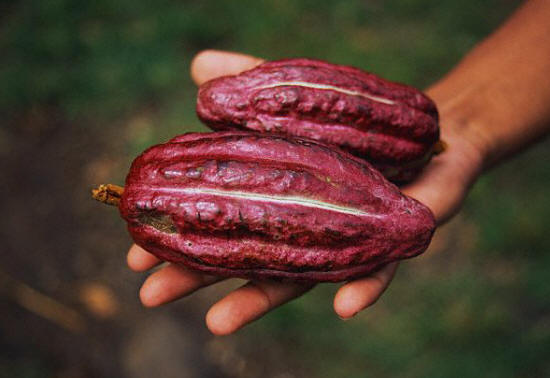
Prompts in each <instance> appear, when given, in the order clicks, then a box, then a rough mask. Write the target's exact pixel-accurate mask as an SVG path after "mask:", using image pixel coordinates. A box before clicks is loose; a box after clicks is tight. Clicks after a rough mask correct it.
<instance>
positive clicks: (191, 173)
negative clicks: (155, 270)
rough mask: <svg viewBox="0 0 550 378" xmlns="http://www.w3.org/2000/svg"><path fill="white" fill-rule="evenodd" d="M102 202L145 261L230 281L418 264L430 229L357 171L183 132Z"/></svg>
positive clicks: (420, 215)
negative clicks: (408, 261) (116, 213)
mask: <svg viewBox="0 0 550 378" xmlns="http://www.w3.org/2000/svg"><path fill="white" fill-rule="evenodd" d="M97 197H101V195H98V194H97V192H96V198H97ZM103 200H104V201H106V200H105V199H103ZM119 201H120V202H119ZM107 202H109V201H107ZM111 202H113V203H116V204H118V205H119V208H120V213H121V215H122V217H123V218H124V219H125V220H126V221H127V222H128V230H129V232H130V234H131V236H132V238H133V239H134V240H135V242H136V243H137V244H138V245H140V246H142V247H143V248H145V249H146V250H148V251H149V252H151V253H153V254H155V255H156V256H158V257H159V258H161V259H162V260H166V261H170V262H173V263H177V264H183V265H185V266H188V267H190V268H193V269H197V270H200V271H203V272H206V273H209V274H213V275H220V276H231V277H245V278H260V279H261V278H282V279H288V280H294V281H341V280H348V279H352V278H356V277H360V276H364V275H367V274H369V273H371V272H373V271H375V270H377V269H379V268H380V267H382V266H383V265H385V264H388V263H390V262H392V261H396V260H400V259H404V258H409V257H412V256H415V255H418V254H419V253H421V252H423V251H424V250H425V249H426V248H427V246H428V244H429V242H430V239H431V237H432V233H433V232H434V228H435V223H434V217H433V215H432V213H431V211H430V210H429V209H428V208H427V207H426V206H424V205H422V204H421V203H419V202H418V201H416V200H414V199H412V198H410V197H407V196H405V195H403V194H402V193H401V192H400V191H399V190H398V188H397V187H396V186H395V185H394V184H392V183H390V182H389V181H387V180H386V179H385V178H384V177H383V176H382V175H381V174H380V173H379V172H378V171H377V170H375V169H374V168H372V167H371V166H370V165H369V164H368V163H366V162H365V161H363V160H361V159H358V158H356V157H354V156H352V155H350V154H348V153H346V152H344V151H341V150H339V149H336V148H334V147H330V146H326V145H324V144H321V143H318V142H315V141H311V140H305V139H300V138H293V139H287V138H283V137H279V136H275V135H261V134H257V133H249V132H217V133H190V134H185V135H182V136H178V137H176V138H173V139H172V140H170V141H169V142H167V143H164V144H159V145H156V146H153V147H151V148H149V149H148V150H146V151H145V152H144V153H143V154H141V155H140V156H138V157H137V158H136V159H135V160H134V162H133V163H132V166H131V168H130V172H129V173H128V176H127V178H126V185H125V188H124V191H123V192H122V196H121V198H120V199H118V198H116V199H115V200H112V201H111Z"/></svg>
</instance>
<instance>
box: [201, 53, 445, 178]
mask: <svg viewBox="0 0 550 378" xmlns="http://www.w3.org/2000/svg"><path fill="white" fill-rule="evenodd" d="M197 114H198V116H199V118H200V119H201V120H202V121H203V122H204V123H206V124H207V125H208V126H209V127H211V128H212V129H214V130H235V129H241V130H252V131H258V132H267V133H276V134H286V135H293V136H299V137H306V138H309V139H315V140H319V141H323V142H325V143H329V144H335V145H338V146H340V147H341V148H342V149H345V150H347V151H349V152H351V153H352V154H354V155H356V156H358V157H361V158H363V159H366V160H368V161H369V162H371V163H372V164H373V165H374V166H375V167H377V168H378V169H379V170H380V171H381V172H382V173H383V174H384V175H385V176H386V177H387V178H389V179H390V180H392V181H395V182H407V181H410V180H411V179H413V178H414V177H415V176H416V175H417V174H418V173H419V172H420V171H421V169H422V168H423V167H424V166H425V165H426V164H427V163H428V162H429V161H430V159H431V157H432V155H433V154H434V153H437V152H439V151H440V149H441V148H442V144H441V143H438V140H439V126H438V113H437V109H436V106H435V104H434V103H433V101H431V100H430V99H429V98H428V97H427V96H426V95H424V94H423V93H422V92H420V91H419V90H417V89H415V88H413V87H410V86H406V85H403V84H398V83H393V82H390V81H387V80H384V79H382V78H380V77H378V76H376V75H374V74H371V73H368V72H365V71H362V70H360V69H357V68H354V67H349V66H342V65H335V64H330V63H327V62H323V61H319V60H313V59H304V58H300V59H285V60H279V61H272V62H266V63H263V64H261V65H259V66H257V67H256V68H253V69H251V70H248V71H245V72H242V73H240V74H238V75H234V76H224V77H220V78H217V79H214V80H211V81H208V82H206V83H204V84H203V85H201V86H200V88H199V93H198V98H197Z"/></svg>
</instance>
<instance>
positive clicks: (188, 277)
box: [127, 50, 482, 335]
mask: <svg viewBox="0 0 550 378" xmlns="http://www.w3.org/2000/svg"><path fill="white" fill-rule="evenodd" d="M261 62H262V60H261V59H259V58H255V57H251V56H247V55H241V54H236V53H227V52H221V51H212V50H208V51H204V52H202V53H200V54H199V55H197V56H196V57H195V59H194V60H193V63H192V67H191V76H192V78H193V80H194V81H195V83H196V84H197V85H200V84H202V83H204V82H205V81H207V80H210V79H213V78H215V77H218V76H222V75H228V74H235V73H238V72H241V71H243V70H247V69H250V68H252V67H254V66H256V65H258V64H260V63H261ZM428 94H430V91H429V90H428ZM434 100H435V101H436V103H437V98H434ZM445 122H446V120H445V119H444V118H442V120H441V124H442V139H443V140H445V141H446V142H447V144H448V146H449V147H448V149H447V150H446V151H445V153H443V154H441V155H439V156H437V157H435V158H434V159H433V160H432V161H431V163H430V164H429V165H428V166H427V167H426V169H425V170H424V171H423V173H422V175H421V176H420V177H418V179H417V180H416V181H415V182H414V183H412V184H411V185H409V186H407V187H406V188H403V192H405V193H406V194H408V195H409V196H411V197H413V198H416V199H417V200H419V201H420V202H422V203H424V204H425V205H427V206H428V207H429V208H430V209H431V210H432V211H433V212H434V214H435V217H436V219H437V222H438V224H441V223H442V222H444V221H445V220H447V219H448V218H450V217H451V216H452V215H453V214H454V213H455V212H456V211H457V209H458V208H459V206H460V204H461V202H462V200H463V198H464V196H465V194H466V193H467V191H468V189H469V187H470V185H471V183H472V182H473V181H474V180H475V178H476V177H477V175H478V174H479V172H480V171H481V166H482V154H481V152H480V151H479V148H478V147H477V145H476V144H475V143H471V141H469V140H468V139H467V138H466V137H465V136H464V135H462V134H460V133H459V125H457V126H456V127H455V126H454V125H453V124H452V123H449V124H445ZM127 259H128V266H129V267H130V268H131V269H132V270H134V271H138V272H141V271H146V270H149V269H151V268H153V267H155V266H156V265H158V264H159V263H160V262H161V261H160V260H158V259H157V258H156V257H155V256H153V255H152V254H150V253H148V252H146V251H145V250H143V249H142V248H140V247H139V246H137V245H133V246H132V247H131V248H130V250H129V252H128V257H127ZM397 265H398V264H397V263H393V264H389V265H387V266H386V267H384V268H383V269H381V270H380V271H378V272H376V273H374V274H372V275H370V276H368V277H364V278H360V279H357V280H354V281H351V282H348V283H345V284H344V285H342V287H341V288H340V289H339V290H338V292H337V293H336V296H335V298H334V310H335V311H336V313H337V314H338V316H340V317H341V318H343V319H347V318H350V317H352V316H354V315H355V314H356V313H358V312H359V311H361V310H363V309H364V308H366V307H368V306H370V305H372V304H373V303H374V302H376V300H377V299H378V298H379V297H380V296H381V295H382V293H383V292H384V290H385V289H386V288H387V286H388V285H389V283H390V281H391V279H392V278H393V276H394V274H395V271H396V269H397ZM221 279H222V278H219V277H214V276H209V275H205V274H203V273H200V272H196V271H192V270H188V269H186V268H184V267H180V266H176V265H173V264H168V265H166V266H164V267H162V268H161V269H159V270H157V271H155V272H154V273H152V274H151V275H150V276H149V277H148V278H147V280H146V281H145V283H144V284H143V286H142V288H141V291H140V298H141V301H142V303H143V304H144V305H145V306H148V307H154V306H159V305H161V304H164V303H167V302H170V301H173V300H176V299H178V298H181V297H183V296H186V295H189V294H190V293H192V292H194V291H195V290H197V289H199V288H201V287H205V286H208V285H211V284H213V283H215V282H218V281H220V280H221ZM312 287H313V285H299V284H292V283H280V282H274V281H250V282H248V283H247V284H245V285H244V286H242V287H240V288H238V289H236V290H234V291H233V292H231V293H229V294H228V295H227V296H226V297H225V298H223V299H221V300H220V301H219V302H217V303H216V304H214V305H213V306H212V307H211V308H210V310H209V311H208V313H207V315H206V324H207V326H208V328H209V329H210V331H211V332H212V333H214V334H217V335H225V334H230V333H232V332H234V331H236V330H238V329H239V328H241V327H242V326H244V325H246V324H247V323H250V322H252V321H254V320H255V319H258V318H259V317H261V316H262V315H264V314H265V313H267V312H268V311H270V310H272V309H274V308H275V307H277V306H279V305H281V304H283V303H286V302H288V301H290V300H292V299H294V298H296V297H298V296H301V295H302V294H304V293H306V292H307V291H308V290H310V289H311V288H312Z"/></svg>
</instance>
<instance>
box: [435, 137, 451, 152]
mask: <svg viewBox="0 0 550 378" xmlns="http://www.w3.org/2000/svg"><path fill="white" fill-rule="evenodd" d="M447 147H448V145H447V143H446V142H445V141H444V140H441V139H440V140H438V141H437V142H436V143H435V144H434V146H433V149H432V151H433V153H434V155H439V154H440V153H442V152H443V151H445V150H446V149H447Z"/></svg>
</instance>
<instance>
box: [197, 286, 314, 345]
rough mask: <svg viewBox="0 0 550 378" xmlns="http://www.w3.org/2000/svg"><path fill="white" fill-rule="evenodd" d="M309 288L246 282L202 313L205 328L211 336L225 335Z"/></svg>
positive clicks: (309, 287)
mask: <svg viewBox="0 0 550 378" xmlns="http://www.w3.org/2000/svg"><path fill="white" fill-rule="evenodd" d="M312 287H313V285H299V284H293V283H278V282H271V281H262V282H249V283H247V284H246V285H244V286H241V287H240V288H238V289H237V290H235V291H233V292H232V293H230V294H229V295H227V296H226V297H225V298H223V299H222V300H220V301H219V302H218V303H216V304H214V305H213V306H212V308H210V311H208V313H207V314H206V325H207V326H208V329H210V331H211V332H212V333H213V334H215V335H228V334H230V333H233V332H235V331H236V330H238V329H239V328H241V327H243V326H244V325H246V324H247V323H250V322H252V321H253V320H256V319H258V318H259V317H261V316H262V315H264V314H265V313H267V312H268V311H270V310H272V309H274V308H275V307H277V306H280V305H281V304H283V303H286V302H288V301H290V300H291V299H294V298H296V297H298V296H300V295H302V294H304V293H305V292H307V291H308V290H310V289H311V288H312Z"/></svg>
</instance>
